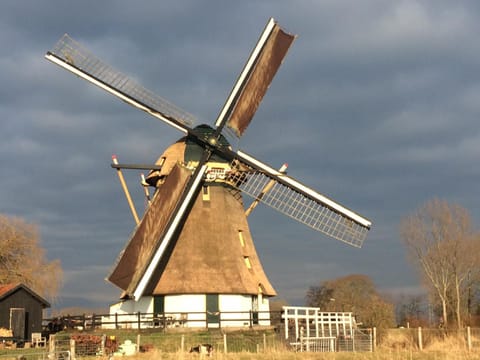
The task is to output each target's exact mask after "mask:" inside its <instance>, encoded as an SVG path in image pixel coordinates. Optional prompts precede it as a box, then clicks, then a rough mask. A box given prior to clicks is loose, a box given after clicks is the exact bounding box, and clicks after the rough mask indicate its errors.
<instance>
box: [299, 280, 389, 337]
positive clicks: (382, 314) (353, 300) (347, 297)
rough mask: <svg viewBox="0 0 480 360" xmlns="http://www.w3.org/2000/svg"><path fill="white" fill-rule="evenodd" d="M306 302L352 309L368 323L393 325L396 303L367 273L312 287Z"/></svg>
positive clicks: (347, 309) (359, 318)
mask: <svg viewBox="0 0 480 360" xmlns="http://www.w3.org/2000/svg"><path fill="white" fill-rule="evenodd" d="M306 303H307V305H308V306H318V307H320V309H321V310H322V311H342V312H343V311H346V312H352V313H353V314H354V315H355V316H356V318H357V320H358V321H360V322H362V323H363V324H364V325H365V326H376V327H380V328H386V327H391V326H393V325H394V318H395V312H394V308H393V305H392V304H390V303H389V302H387V301H386V300H385V299H384V298H383V297H382V296H380V294H379V293H378V291H377V290H376V288H375V285H374V283H373V281H372V280H371V279H370V278H369V277H368V276H367V275H360V274H352V275H348V276H344V277H341V278H338V279H334V280H330V281H325V282H323V283H322V284H320V286H317V287H310V288H309V290H308V292H307V295H306Z"/></svg>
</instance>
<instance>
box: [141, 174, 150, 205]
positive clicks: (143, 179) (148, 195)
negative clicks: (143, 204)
mask: <svg viewBox="0 0 480 360" xmlns="http://www.w3.org/2000/svg"><path fill="white" fill-rule="evenodd" d="M140 178H141V180H142V186H143V192H144V193H145V199H146V200H147V204H148V205H150V203H151V201H150V192H149V191H148V184H147V182H146V181H145V174H140Z"/></svg>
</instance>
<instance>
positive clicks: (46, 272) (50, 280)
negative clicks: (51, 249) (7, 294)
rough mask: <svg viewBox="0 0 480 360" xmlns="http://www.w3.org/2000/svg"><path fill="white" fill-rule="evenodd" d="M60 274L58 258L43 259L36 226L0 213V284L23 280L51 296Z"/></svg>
mask: <svg viewBox="0 0 480 360" xmlns="http://www.w3.org/2000/svg"><path fill="white" fill-rule="evenodd" d="M62 277H63V272H62V267H61V264H60V261H59V260H54V261H48V260H47V259H46V256H45V249H44V248H42V247H41V245H40V236H39V232H38V228H37V226H36V225H34V224H29V223H27V222H25V221H24V220H23V219H21V218H17V217H9V216H7V215H2V214H0V284H7V283H23V284H25V285H27V286H29V287H31V288H32V289H34V290H35V291H36V292H38V293H39V294H41V295H42V296H46V297H49V298H50V299H52V298H55V297H56V295H57V294H58V290H59V288H60V285H61V281H62Z"/></svg>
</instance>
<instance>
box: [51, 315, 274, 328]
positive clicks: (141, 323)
mask: <svg viewBox="0 0 480 360" xmlns="http://www.w3.org/2000/svg"><path fill="white" fill-rule="evenodd" d="M281 314H282V312H280V311H276V312H273V311H256V312H254V311H243V312H242V311H221V312H216V313H215V314H211V313H209V312H207V311H206V312H189V313H174V312H171V313H169V312H163V313H142V312H136V313H115V314H82V315H73V316H72V315H66V316H60V317H54V318H47V319H43V325H44V328H45V330H46V331H49V332H50V333H55V332H57V331H60V330H65V329H78V330H94V329H149V328H160V329H168V328H178V327H187V326H188V327H204V328H222V327H224V325H227V326H229V327H250V328H252V327H254V326H257V325H260V324H261V323H264V322H265V321H268V322H269V323H270V324H271V325H278V324H279V323H280V321H281ZM212 315H214V316H213V318H214V320H212Z"/></svg>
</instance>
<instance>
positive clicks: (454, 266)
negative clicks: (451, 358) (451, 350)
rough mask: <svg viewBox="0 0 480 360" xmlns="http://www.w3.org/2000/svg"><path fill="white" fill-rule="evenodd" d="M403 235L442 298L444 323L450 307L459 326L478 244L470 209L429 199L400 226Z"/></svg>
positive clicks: (421, 269) (410, 250) (423, 271)
mask: <svg viewBox="0 0 480 360" xmlns="http://www.w3.org/2000/svg"><path fill="white" fill-rule="evenodd" d="M400 236H401V238H402V239H403V241H404V243H405V245H406V246H407V250H408V253H409V255H410V258H411V259H412V261H413V262H414V263H415V264H416V265H417V266H418V268H419V270H420V273H421V275H422V277H423V279H424V280H425V284H426V285H427V287H428V289H431V290H432V293H433V294H434V295H435V297H436V298H438V299H439V301H440V303H441V307H442V317H443V322H444V325H445V326H448V324H449V316H448V314H449V306H452V313H454V314H455V320H456V322H457V324H458V326H459V327H460V326H461V325H462V321H461V319H462V316H461V314H462V311H461V309H462V295H463V291H462V288H464V287H465V286H466V284H467V281H468V278H469V276H468V274H469V273H470V274H471V272H472V271H476V270H475V266H474V264H475V263H476V261H477V259H478V257H477V255H476V252H475V251H473V247H474V246H477V245H476V244H477V238H476V237H475V236H474V233H473V229H472V226H471V221H470V216H469V214H468V211H467V210H466V209H464V208H462V207H460V206H458V205H452V204H449V203H448V202H446V201H444V200H439V199H433V200H431V201H428V202H427V203H425V204H424V205H423V206H421V207H420V208H419V209H417V210H416V211H415V212H413V213H412V214H411V215H409V216H407V217H405V218H404V219H403V220H402V222H401V225H400Z"/></svg>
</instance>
